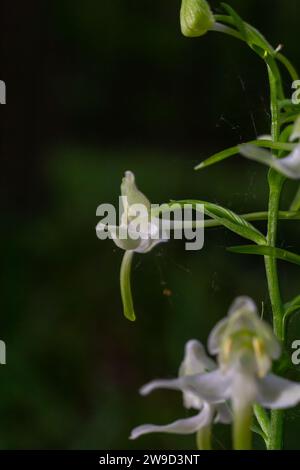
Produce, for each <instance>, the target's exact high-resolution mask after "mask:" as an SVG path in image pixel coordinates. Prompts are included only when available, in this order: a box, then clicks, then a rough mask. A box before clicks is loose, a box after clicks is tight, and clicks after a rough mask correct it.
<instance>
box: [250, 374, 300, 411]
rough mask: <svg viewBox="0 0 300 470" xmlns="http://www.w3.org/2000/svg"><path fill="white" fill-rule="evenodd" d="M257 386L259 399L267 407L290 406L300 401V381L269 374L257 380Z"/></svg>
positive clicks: (280, 407)
mask: <svg viewBox="0 0 300 470" xmlns="http://www.w3.org/2000/svg"><path fill="white" fill-rule="evenodd" d="M257 387H258V397H257V400H258V402H259V403H260V404H261V405H262V406H264V407H266V408H272V409H284V408H290V407H293V406H296V405H297V403H299V402H300V383H297V382H292V381H290V380H287V379H283V378H282V377H277V376H276V375H274V374H268V375H267V376H266V377H265V378H264V379H261V380H259V381H258V382H257Z"/></svg>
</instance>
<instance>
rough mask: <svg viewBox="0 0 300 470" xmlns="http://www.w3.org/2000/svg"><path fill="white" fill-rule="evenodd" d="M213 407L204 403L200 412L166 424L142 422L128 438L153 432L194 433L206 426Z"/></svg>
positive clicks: (209, 420) (210, 418)
mask: <svg viewBox="0 0 300 470" xmlns="http://www.w3.org/2000/svg"><path fill="white" fill-rule="evenodd" d="M212 415H213V409H212V408H211V407H210V406H209V405H206V406H204V407H203V409H202V410H201V412H200V413H198V414H197V415H195V416H193V417H192V418H186V419H179V420H178V421H174V423H171V424H167V425H165V426H158V425H155V424H143V425H142V426H138V427H137V428H135V429H134V430H133V431H132V433H131V435H130V439H137V438H138V437H140V436H142V435H143V434H149V433H154V432H156V433H157V432H167V433H171V434H194V433H195V432H197V431H198V430H199V429H201V428H202V427H204V426H207V425H208V424H210V423H211V421H212Z"/></svg>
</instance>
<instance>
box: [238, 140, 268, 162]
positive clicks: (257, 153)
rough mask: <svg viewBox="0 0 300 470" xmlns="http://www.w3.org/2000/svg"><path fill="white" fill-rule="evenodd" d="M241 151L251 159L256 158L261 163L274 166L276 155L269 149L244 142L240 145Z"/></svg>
mask: <svg viewBox="0 0 300 470" xmlns="http://www.w3.org/2000/svg"><path fill="white" fill-rule="evenodd" d="M239 151H240V154H241V155H243V156H244V157H247V158H250V160H255V161H257V162H259V163H264V164H265V165H268V166H272V163H273V160H274V157H273V155H272V153H271V152H269V151H268V150H264V149H262V148H259V147H257V146H256V145H251V144H243V145H240V146H239Z"/></svg>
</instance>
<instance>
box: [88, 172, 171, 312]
mask: <svg viewBox="0 0 300 470" xmlns="http://www.w3.org/2000/svg"><path fill="white" fill-rule="evenodd" d="M121 208H122V211H121V216H120V225H119V226H115V225H108V226H107V225H105V224H103V223H101V222H100V223H99V224H98V225H97V232H102V231H105V230H107V231H108V232H109V233H110V236H111V238H112V239H113V241H114V242H115V244H116V245H117V246H118V247H119V248H121V249H122V250H125V254H124V257H123V261H122V264H121V271H120V286H121V296H122V301H123V307H124V315H125V316H126V318H128V319H129V320H132V321H134V320H135V313H134V307H133V301H132V294H131V285H130V274H131V264H132V258H133V254H134V253H148V252H149V251H150V250H152V248H154V247H155V246H156V245H158V244H159V243H161V242H164V241H167V235H166V234H165V233H164V232H162V234H161V235H160V227H159V219H158V218H153V217H152V216H151V204H150V201H149V200H148V199H147V197H146V196H145V195H144V194H143V193H142V192H141V191H140V190H139V189H138V188H137V186H136V183H135V176H134V174H133V173H132V172H131V171H126V172H125V176H124V178H123V179H122V184H121Z"/></svg>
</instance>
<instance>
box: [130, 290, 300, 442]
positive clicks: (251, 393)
mask: <svg viewBox="0 0 300 470" xmlns="http://www.w3.org/2000/svg"><path fill="white" fill-rule="evenodd" d="M209 351H210V352H211V353H212V354H216V355H218V361H219V366H220V367H219V368H218V369H215V370H212V371H210V372H206V373H205V372H204V371H203V369H202V370H201V373H199V372H198V373H195V374H193V375H184V376H180V377H178V378H177V379H171V380H156V381H154V382H151V383H150V384H148V385H146V386H145V387H143V388H142V390H141V393H142V394H143V395H146V394H148V393H150V392H151V391H152V390H155V389H158V388H160V389H169V390H180V391H182V392H183V394H184V396H186V397H187V396H189V395H188V394H192V396H193V397H194V398H195V399H196V397H197V398H198V399H199V403H202V404H205V407H204V406H203V408H202V413H204V416H207V419H208V413H209V412H211V409H212V408H210V407H209V406H208V405H211V406H212V405H214V406H215V407H216V408H215V410H216V409H218V407H219V406H220V405H221V406H222V409H224V403H226V402H227V401H228V400H230V401H231V403H232V409H233V416H234V442H235V448H236V449H249V448H251V423H252V407H253V405H254V404H255V403H259V404H260V405H262V406H263V407H264V408H269V409H285V408H290V407H293V406H295V405H297V403H299V402H300V384H299V383H295V382H292V381H290V380H287V379H284V378H282V377H278V376H276V375H274V374H272V373H270V372H269V371H270V369H271V365H272V360H274V359H277V358H279V356H280V345H279V343H278V341H277V340H276V338H275V336H274V334H273V332H272V330H271V328H270V326H269V325H268V324H267V323H265V322H264V321H262V320H261V319H260V318H259V317H258V315H257V308H256V305H255V303H254V302H253V300H251V299H250V298H248V297H239V298H237V299H236V300H235V302H234V303H233V304H232V306H231V308H230V310H229V314H228V317H227V318H225V319H224V320H222V321H220V322H219V323H218V324H217V325H216V327H215V328H214V329H213V331H212V333H211V335H210V337H209ZM203 372H204V373H203ZM202 413H199V415H196V417H194V418H190V420H191V421H190V426H189V423H187V422H186V420H183V422H182V421H179V422H175V423H173V424H174V428H173V429H175V430H176V429H178V432H180V433H184V431H185V429H186V428H185V427H184V425H185V424H186V423H187V424H188V431H185V433H187V432H194V429H195V428H196V426H197V425H198V424H199V423H200V425H203V422H202V421H201V419H202V418H203V414H202ZM209 417H211V415H209ZM206 423H207V421H205V424H206ZM171 426H172V425H171ZM193 426H194V427H193ZM164 429H165V431H166V432H172V431H170V428H168V429H166V428H161V430H162V431H163V430H164ZM145 432H159V428H157V427H152V426H150V425H149V426H148V425H147V426H146V427H143V428H137V430H135V431H134V434H133V437H137V435H141V434H144V433H145ZM173 432H176V431H173Z"/></svg>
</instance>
